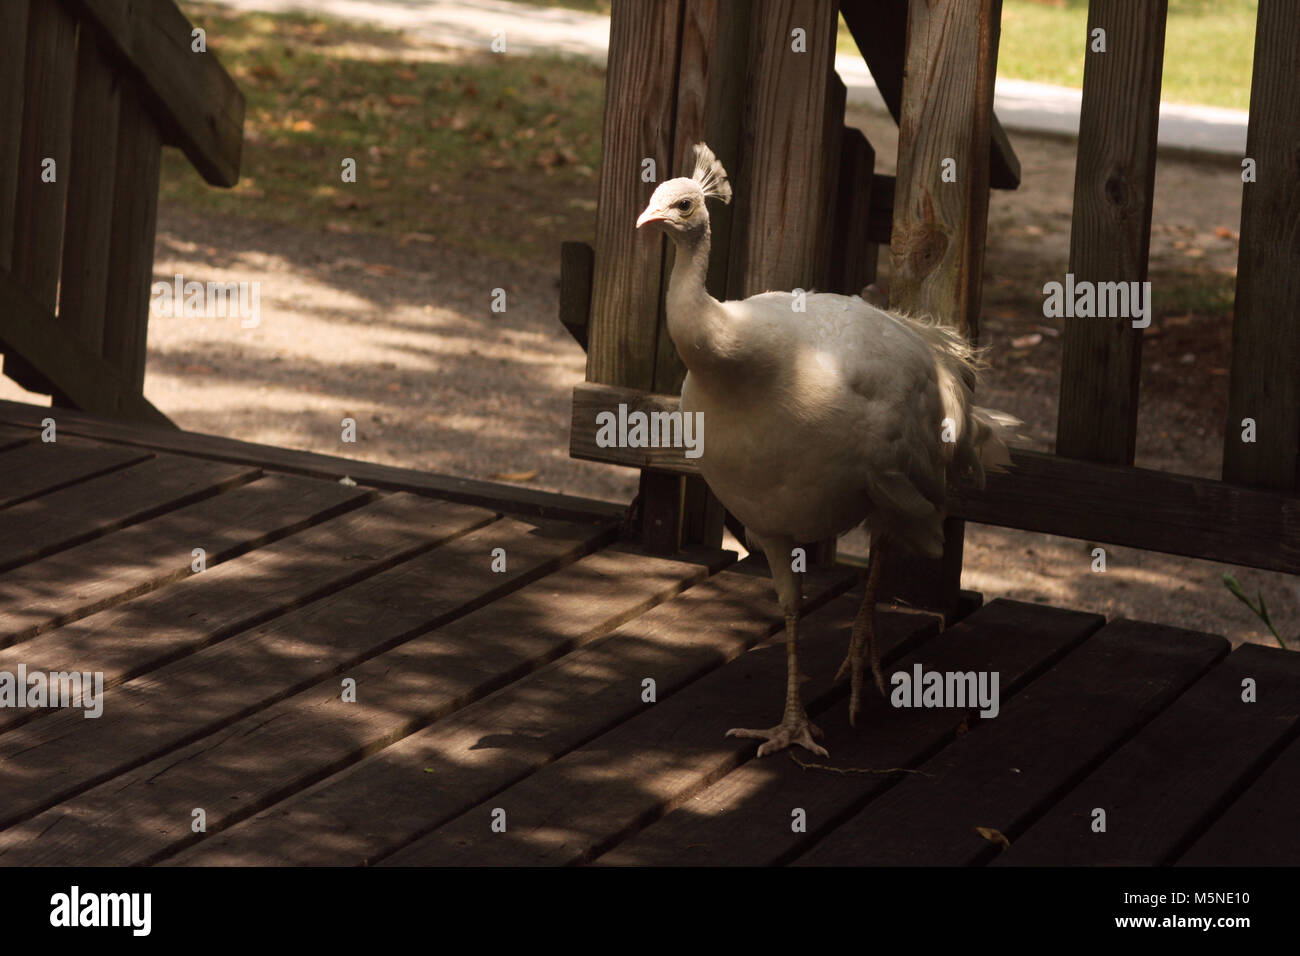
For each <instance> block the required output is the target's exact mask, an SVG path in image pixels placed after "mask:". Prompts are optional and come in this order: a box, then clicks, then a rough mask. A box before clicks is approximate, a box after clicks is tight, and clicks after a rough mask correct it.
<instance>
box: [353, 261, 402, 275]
mask: <svg viewBox="0 0 1300 956" xmlns="http://www.w3.org/2000/svg"><path fill="white" fill-rule="evenodd" d="M361 269H362V271H363V272H369V273H370V274H371V275H372V276H395V275H397V270H396V269H394V268H393V267H392V266H390V265H388V264H387V263H384V262H367V263H366V264H365V265H364V266H362V267H361Z"/></svg>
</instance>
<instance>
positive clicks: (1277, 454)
mask: <svg viewBox="0 0 1300 956" xmlns="http://www.w3.org/2000/svg"><path fill="white" fill-rule="evenodd" d="M1254 73H1255V75H1254V79H1253V81H1252V85H1251V94H1250V125H1249V128H1248V129H1247V133H1246V156H1247V157H1249V158H1250V159H1253V160H1254V161H1255V165H1256V181H1255V182H1253V183H1246V184H1245V185H1244V187H1243V190H1242V193H1243V195H1242V202H1241V249H1240V252H1239V254H1238V260H1237V301H1236V307H1235V309H1234V318H1233V325H1232V373H1231V374H1232V377H1231V378H1230V379H1229V383H1230V384H1229V389H1228V427H1227V432H1226V434H1225V436H1224V446H1223V477H1224V480H1225V481H1233V482H1238V483H1241V484H1251V485H1264V486H1267V487H1270V488H1280V489H1300V268H1297V263H1300V190H1298V189H1297V188H1296V183H1297V182H1300V146H1298V145H1297V144H1300V80H1297V77H1300V6H1297V4H1296V3H1295V2H1294V0H1260V4H1259V19H1258V21H1257V26H1256V32H1255V67H1254ZM1246 418H1251V419H1254V421H1255V430H1256V435H1255V441H1254V442H1253V443H1250V442H1243V441H1242V440H1241V439H1242V431H1243V426H1242V420H1243V419H1246Z"/></svg>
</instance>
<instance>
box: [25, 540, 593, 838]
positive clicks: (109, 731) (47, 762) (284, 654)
mask: <svg viewBox="0 0 1300 956" xmlns="http://www.w3.org/2000/svg"><path fill="white" fill-rule="evenodd" d="M611 538H612V529H593V528H592V527H590V526H581V525H561V524H559V523H555V522H541V523H540V524H539V525H534V524H532V523H529V522H524V521H518V520H516V519H512V518H503V519H501V520H499V521H496V522H494V523H493V524H491V525H488V526H486V527H484V528H481V529H479V530H478V531H474V532H471V533H470V534H467V535H464V536H462V537H459V538H456V539H455V540H453V541H450V542H448V543H447V544H445V545H444V546H442V547H440V548H438V549H436V550H435V551H432V552H430V553H428V554H425V555H421V556H420V557H417V558H415V559H413V560H411V561H408V562H404V563H403V564H401V565H399V566H398V567H396V568H394V569H392V570H391V571H386V572H384V573H382V574H378V575H375V576H374V577H371V578H368V579H366V580H364V581H361V582H359V583H357V584H355V585H353V586H352V587H349V588H345V589H344V590H342V591H338V592H336V593H334V594H332V595H330V596H328V597H325V598H322V599H320V600H318V601H314V602H312V603H311V604H309V605H307V606H306V607H304V608H302V609H300V610H297V611H293V612H291V613H289V614H287V615H285V616H283V617H281V618H279V619H277V620H276V621H274V622H272V623H269V624H267V625H264V626H262V627H260V628H258V629H256V630H254V631H250V632H247V633H244V634H240V635H237V636H235V637H231V638H228V639H227V640H224V641H222V642H221V643H219V644H216V645H215V646H212V647H207V648H204V649H202V650H200V651H198V652H197V653H194V654H191V655H189V656H187V657H184V658H181V659H180V660H178V661H176V662H175V663H172V664H168V665H166V666H164V667H161V668H159V669H158V670H155V671H153V672H152V673H151V674H149V675H148V676H146V677H142V678H137V679H135V680H132V681H127V682H126V683H125V684H122V685H120V686H118V687H117V688H115V689H114V693H113V704H112V705H111V706H106V707H105V708H104V713H103V715H102V716H101V717H99V718H98V719H96V720H90V721H88V720H85V719H84V718H83V716H82V714H81V713H79V712H74V711H66V710H65V711H62V712H60V713H57V714H52V715H51V716H49V717H46V718H45V719H43V720H39V721H34V722H31V723H28V724H26V725H24V726H21V727H18V728H15V729H13V730H10V731H9V732H7V733H5V734H3V735H0V755H2V756H3V760H4V763H5V767H6V771H7V773H8V774H9V775H10V777H9V780H10V782H12V783H13V784H14V786H12V787H10V786H6V793H5V797H6V799H5V802H4V806H3V807H0V827H8V826H12V824H14V823H17V822H19V821H21V820H24V819H27V818H28V817H31V816H33V815H35V814H36V813H39V812H40V811H42V810H44V809H46V808H48V807H50V806H53V805H54V804H56V803H60V802H62V801H65V800H67V799H69V798H70V797H73V796H75V795H76V794H78V793H81V792H83V791H85V790H88V789H90V788H91V787H93V786H96V785H97V784H99V783H102V782H104V781H105V780H107V779H109V778H111V777H113V776H117V775H120V774H123V773H125V772H127V771H129V770H131V769H133V768H135V767H137V766H140V765H141V764H143V763H147V762H148V761H149V760H152V759H154V758H156V757H160V756H162V755H163V754H165V753H168V752H169V751H172V750H175V749H176V748H178V747H181V746H184V745H185V744H187V743H189V742H191V741H193V740H195V739H197V738H199V737H201V736H206V735H208V734H211V733H213V732H215V731H217V730H220V729H221V728H223V727H226V726H228V725H230V724H232V723H234V722H235V721H237V720H239V719H240V718H242V717H244V716H246V715H248V714H250V713H253V712H254V711H257V710H260V709H262V708H265V707H267V706H269V705H271V704H274V703H276V702H278V701H280V700H283V699H284V698H285V697H287V696H289V695H290V694H293V693H297V692H298V691H301V690H305V689H306V688H307V687H308V686H310V685H311V684H314V683H316V682H318V681H320V680H322V679H323V678H325V677H328V676H332V675H335V674H338V673H340V672H341V671H343V670H345V669H346V668H348V667H353V666H356V665H357V664H359V663H361V662H362V661H364V660H366V659H367V658H369V657H373V656H375V655H376V654H378V653H381V652H383V651H385V650H389V649H390V648H393V647H395V646H397V645H398V644H400V643H402V642H403V641H406V640H409V639H410V638H412V637H415V636H416V635H418V634H419V633H422V632H423V631H426V630H430V629H432V628H435V627H437V626H439V625H440V624H443V623H446V622H448V621H450V620H453V619H455V618H457V617H460V616H462V615H464V614H467V613H468V612H469V611H472V610H475V609H477V608H479V607H482V606H484V605H486V604H488V603H490V602H492V601H493V600H495V599H497V598H500V597H502V596H503V595H504V594H506V593H508V592H510V591H513V590H515V589H516V588H518V587H520V586H522V585H523V584H526V583H528V582H530V581H534V580H536V579H537V578H539V577H541V576H542V575H543V574H546V573H548V572H550V571H552V570H554V569H555V568H557V567H559V566H561V565H563V564H567V563H569V562H571V561H573V560H576V559H577V558H578V557H580V556H581V555H582V554H585V553H586V552H588V551H590V550H592V549H593V548H595V547H599V546H600V545H601V544H604V543H608V542H609V540H610V539H611ZM496 547H503V548H505V549H506V553H507V567H506V570H505V571H502V572H494V571H493V570H492V549H493V548H496ZM511 557H513V560H510V558H511ZM417 591H418V593H419V595H420V600H418V601H412V600H410V599H409V598H410V595H411V594H413V593H417ZM213 674H220V675H222V679H221V680H219V681H214V680H213V678H212V675H213ZM232 686H235V687H238V689H239V690H238V694H231V693H230V688H231V687H232ZM336 692H337V688H336ZM178 701H183V702H184V706H177V703H178ZM35 768H40V769H39V771H36V769H35ZM20 781H21V782H20ZM11 841H12V842H11ZM24 842H25V841H23V840H22V839H21V836H20V835H17V834H15V833H14V832H13V831H10V832H9V833H5V834H0V846H2V847H13V846H15V844H17V845H19V846H21V845H22V844H23V843H24Z"/></svg>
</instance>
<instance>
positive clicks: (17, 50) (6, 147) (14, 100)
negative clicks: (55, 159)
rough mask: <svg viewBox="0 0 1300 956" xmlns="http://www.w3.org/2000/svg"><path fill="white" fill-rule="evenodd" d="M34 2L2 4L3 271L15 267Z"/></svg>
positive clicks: (16, 0) (0, 232) (0, 168)
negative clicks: (30, 9)
mask: <svg viewBox="0 0 1300 956" xmlns="http://www.w3.org/2000/svg"><path fill="white" fill-rule="evenodd" d="M29 5H30V0H11V2H9V3H0V269H6V270H7V269H9V268H10V267H11V266H12V265H13V254H14V204H15V202H16V201H17V199H18V169H19V156H20V147H21V145H22V139H23V90H24V89H25V88H26V87H25V84H24V76H25V73H26V66H27V10H28V7H29Z"/></svg>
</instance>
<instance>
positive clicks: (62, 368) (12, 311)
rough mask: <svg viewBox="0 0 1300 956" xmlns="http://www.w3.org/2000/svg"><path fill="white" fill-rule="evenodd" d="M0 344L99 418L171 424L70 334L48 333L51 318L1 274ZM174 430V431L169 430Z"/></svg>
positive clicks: (21, 287)
mask: <svg viewBox="0 0 1300 956" xmlns="http://www.w3.org/2000/svg"><path fill="white" fill-rule="evenodd" d="M0 301H3V302H5V303H6V306H7V307H6V311H5V314H4V318H3V320H2V321H0V344H3V345H4V346H5V348H6V351H8V350H12V351H16V352H17V353H18V354H19V355H22V356H23V357H24V358H25V359H26V360H27V362H29V363H30V364H31V366H32V367H33V368H34V369H35V371H36V372H37V373H38V374H40V375H42V376H43V377H45V378H46V379H48V380H49V381H51V382H54V383H55V384H56V385H57V386H58V387H59V389H60V390H61V391H62V392H63V393H64V394H65V395H66V396H67V397H68V400H69V401H70V402H71V403H72V404H73V405H74V406H75V407H76V408H80V409H84V410H85V411H88V412H94V413H96V414H99V415H108V416H119V417H122V418H131V419H137V420H139V421H143V422H148V423H150V424H154V425H158V426H169V425H171V424H172V423H171V420H170V419H168V418H167V416H166V415H164V414H163V413H162V412H160V411H158V409H156V408H155V407H154V406H153V405H152V404H151V403H150V402H149V400H148V399H147V398H145V397H144V396H143V395H142V394H140V392H139V390H138V389H134V388H131V387H129V383H127V382H126V381H125V379H124V378H123V377H122V375H121V373H120V372H119V371H118V370H117V369H116V368H114V367H113V366H112V365H110V364H109V363H108V362H106V361H105V360H104V359H103V358H102V357H101V356H100V355H99V353H98V352H93V351H91V349H90V348H89V347H88V346H87V345H86V344H85V343H84V342H82V341H81V340H80V339H79V338H77V337H76V336H73V335H59V334H52V329H54V327H55V326H54V323H55V319H54V316H53V315H51V314H50V312H49V310H48V309H47V308H46V307H45V306H44V305H42V304H41V303H40V302H39V301H37V299H36V298H35V297H33V295H32V294H31V293H30V292H28V291H27V289H26V287H25V286H24V285H23V284H22V283H20V282H19V281H18V280H17V279H16V278H15V277H14V276H13V274H12V273H10V272H9V271H8V270H3V269H0ZM172 427H175V426H172Z"/></svg>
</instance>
